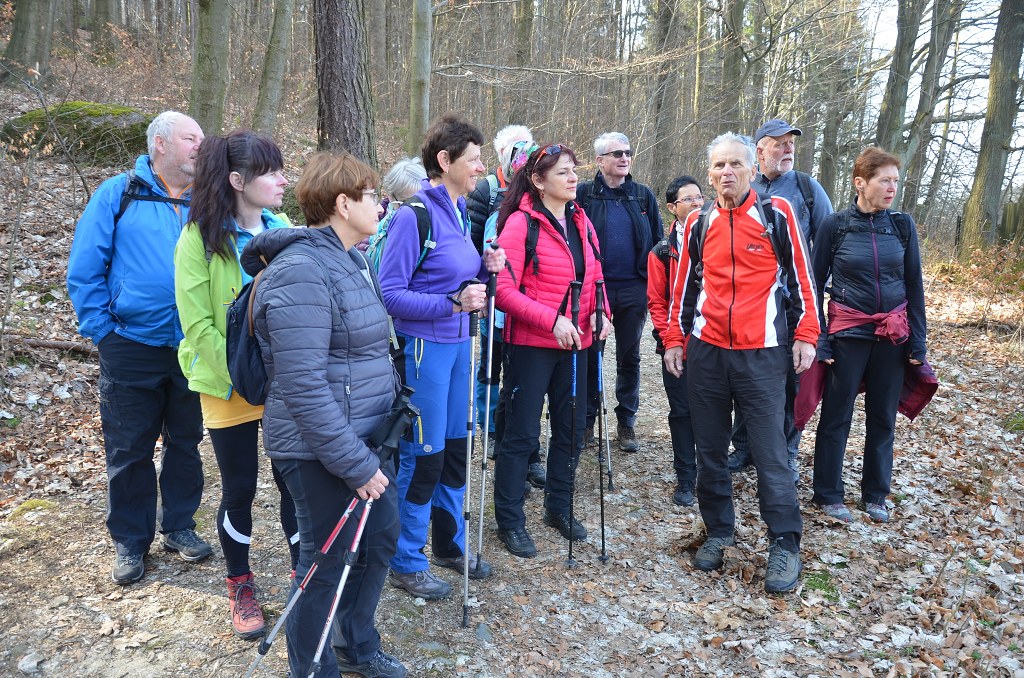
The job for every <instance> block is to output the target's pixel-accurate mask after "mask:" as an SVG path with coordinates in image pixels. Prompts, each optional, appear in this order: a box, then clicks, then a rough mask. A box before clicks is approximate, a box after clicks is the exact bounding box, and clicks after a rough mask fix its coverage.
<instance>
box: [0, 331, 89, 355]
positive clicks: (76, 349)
mask: <svg viewBox="0 0 1024 678" xmlns="http://www.w3.org/2000/svg"><path fill="white" fill-rule="evenodd" d="M2 338H3V342H4V343H5V344H6V343H11V344H20V345H22V346H31V347H33V348H55V349H57V350H59V351H71V352H73V353H81V354H82V355H86V356H94V355H97V354H98V351H97V350H96V347H95V346H93V345H92V344H87V343H85V342H81V341H62V340H60V339H33V338H32V337H22V336H19V335H17V334H5V335H3V337H2Z"/></svg>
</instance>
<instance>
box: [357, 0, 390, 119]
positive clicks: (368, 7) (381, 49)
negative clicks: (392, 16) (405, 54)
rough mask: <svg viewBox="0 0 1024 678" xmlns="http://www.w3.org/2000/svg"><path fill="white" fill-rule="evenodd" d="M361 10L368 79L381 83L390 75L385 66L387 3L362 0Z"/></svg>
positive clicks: (378, 92)
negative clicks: (367, 58)
mask: <svg viewBox="0 0 1024 678" xmlns="http://www.w3.org/2000/svg"><path fill="white" fill-rule="evenodd" d="M363 12H364V14H363V25H364V26H366V37H367V42H368V43H369V45H370V80H371V81H372V82H374V83H383V82H385V81H386V80H387V79H388V78H390V77H391V71H390V70H389V69H388V67H387V38H388V33H387V30H388V27H387V17H388V10H387V3H386V1H385V0H363ZM374 91H375V93H376V94H378V95H382V94H384V93H383V92H380V91H377V90H376V86H375V89H374ZM378 100H379V99H378ZM378 112H379V111H378Z"/></svg>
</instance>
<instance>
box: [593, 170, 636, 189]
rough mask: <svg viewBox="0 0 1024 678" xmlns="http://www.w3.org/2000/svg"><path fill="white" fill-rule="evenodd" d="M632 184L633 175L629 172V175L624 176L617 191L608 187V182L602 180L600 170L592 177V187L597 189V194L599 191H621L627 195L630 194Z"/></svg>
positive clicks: (602, 176)
mask: <svg viewBox="0 0 1024 678" xmlns="http://www.w3.org/2000/svg"><path fill="white" fill-rule="evenodd" d="M632 184H633V173H632V172H630V173H629V174H627V175H626V180H625V181H623V182H622V185H621V186H619V188H618V189H614V188H611V187H610V186H609V185H608V182H606V181H605V180H604V175H603V174H601V171H600V170H598V172H597V174H595V175H594V186H596V187H597V189H598V190H597V192H598V193H600V192H601V191H615V190H621V191H625V192H627V193H630V192H632V190H631V189H632Z"/></svg>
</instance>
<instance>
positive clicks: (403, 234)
mask: <svg viewBox="0 0 1024 678" xmlns="http://www.w3.org/2000/svg"><path fill="white" fill-rule="evenodd" d="M416 198H418V199H419V200H421V201H422V202H423V204H424V205H426V206H427V212H428V213H429V214H430V223H431V239H432V240H433V241H434V242H435V243H436V245H435V246H434V248H433V249H431V250H429V251H428V252H427V256H426V257H425V258H424V259H423V263H422V264H421V265H420V267H419V269H418V270H415V272H414V269H416V261H417V260H418V259H419V257H420V252H421V250H422V243H421V242H420V237H419V232H418V230H417V228H416V214H415V213H414V212H413V211H412V208H409V209H406V208H405V207H404V206H403V207H402V208H400V209H399V210H398V213H397V214H396V215H395V218H394V220H393V221H392V222H391V227H390V228H389V230H388V244H387V247H385V248H384V253H383V255H382V256H381V260H380V271H379V278H380V289H381V293H382V295H383V297H384V306H385V307H387V309H388V314H389V315H390V316H391V317H392V319H393V320H394V323H395V331H397V332H401V333H403V334H408V335H410V336H413V337H418V338H420V339H426V340H428V341H434V342H437V343H440V344H454V343H458V342H460V341H465V340H466V339H468V338H469V314H468V313H457V314H456V313H453V309H452V302H451V301H449V300H448V296H447V295H449V294H452V293H454V292H457V291H458V289H459V287H460V286H461V285H462V283H464V282H465V281H467V280H471V279H473V278H477V279H478V280H480V281H481V282H486V281H487V277H488V273H487V269H486V268H484V265H483V260H482V259H481V257H480V255H479V254H478V253H477V251H476V247H474V245H473V240H472V238H471V237H470V228H469V221H468V220H467V218H466V201H465V199H463V198H459V200H458V204H457V205H453V204H452V200H451V197H450V196H449V195H448V191H447V190H446V189H445V187H444V186H443V185H441V186H436V187H426V186H425V187H424V188H423V189H422V190H420V191H419V192H418V193H417V194H416V196H415V198H413V200H415V199H416Z"/></svg>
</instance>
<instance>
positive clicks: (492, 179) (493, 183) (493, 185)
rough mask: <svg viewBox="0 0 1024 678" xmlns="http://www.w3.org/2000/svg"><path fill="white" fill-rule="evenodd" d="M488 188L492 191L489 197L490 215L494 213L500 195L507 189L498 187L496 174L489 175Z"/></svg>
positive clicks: (488, 210)
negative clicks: (495, 203)
mask: <svg viewBox="0 0 1024 678" xmlns="http://www.w3.org/2000/svg"><path fill="white" fill-rule="evenodd" d="M487 188H488V189H489V190H490V193H489V195H488V197H487V212H488V213H490V212H493V211H494V202H495V201H496V200H497V199H498V193H500V192H503V191H504V190H505V189H504V188H502V187H500V186H498V177H497V176H496V175H494V174H488V175H487Z"/></svg>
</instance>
